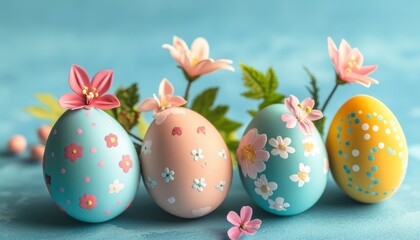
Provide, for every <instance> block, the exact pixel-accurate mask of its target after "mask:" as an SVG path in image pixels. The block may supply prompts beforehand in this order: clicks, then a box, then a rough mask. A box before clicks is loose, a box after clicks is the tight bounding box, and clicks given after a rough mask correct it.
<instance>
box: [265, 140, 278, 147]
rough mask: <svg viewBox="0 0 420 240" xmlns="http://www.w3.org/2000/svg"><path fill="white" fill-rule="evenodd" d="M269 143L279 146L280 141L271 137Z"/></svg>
mask: <svg viewBox="0 0 420 240" xmlns="http://www.w3.org/2000/svg"><path fill="white" fill-rule="evenodd" d="M268 143H269V144H270V146H272V147H275V148H277V147H278V145H279V143H278V142H277V140H276V139H274V138H270V140H268Z"/></svg>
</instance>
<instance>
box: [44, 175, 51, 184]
mask: <svg viewBox="0 0 420 240" xmlns="http://www.w3.org/2000/svg"><path fill="white" fill-rule="evenodd" d="M45 183H46V184H47V185H51V176H50V175H48V174H45Z"/></svg>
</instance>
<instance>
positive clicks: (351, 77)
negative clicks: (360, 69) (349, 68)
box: [343, 72, 379, 87]
mask: <svg viewBox="0 0 420 240" xmlns="http://www.w3.org/2000/svg"><path fill="white" fill-rule="evenodd" d="M343 80H344V79H343ZM345 80H348V81H349V82H356V83H359V84H361V85H363V86H365V87H370V85H371V84H372V83H375V84H378V83H379V82H378V80H376V79H373V78H370V77H366V76H363V75H360V74H357V73H354V72H352V73H349V74H347V75H346V79H345Z"/></svg>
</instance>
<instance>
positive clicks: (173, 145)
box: [140, 107, 232, 218]
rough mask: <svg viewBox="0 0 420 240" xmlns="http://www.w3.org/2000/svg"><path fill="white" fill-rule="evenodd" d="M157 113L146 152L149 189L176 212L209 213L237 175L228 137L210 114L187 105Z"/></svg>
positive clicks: (167, 208) (159, 202) (185, 214)
mask: <svg viewBox="0 0 420 240" xmlns="http://www.w3.org/2000/svg"><path fill="white" fill-rule="evenodd" d="M157 116H158V117H156V118H155V120H154V121H153V122H152V123H151V125H150V127H149V129H148V130H147V133H146V135H145V138H144V142H143V147H142V150H141V155H140V159H141V165H142V167H141V168H142V175H143V181H144V183H145V185H146V189H147V191H148V192H149V194H150V196H151V197H152V198H153V200H154V201H155V202H156V204H157V205H159V207H161V208H162V209H164V210H165V211H167V212H169V213H171V214H173V215H175V216H179V217H183V218H197V217H202V216H204V215H207V214H209V213H210V212H212V211H213V210H215V209H216V208H217V207H218V206H219V205H220V204H221V203H222V202H223V200H224V199H225V197H226V195H227V193H228V191H229V188H230V185H231V180H232V162H231V158H230V154H229V150H228V148H227V146H226V144H225V143H224V141H223V138H222V136H221V135H220V134H219V133H218V131H217V130H216V128H215V127H214V126H213V125H212V124H211V123H210V122H209V121H208V120H207V119H205V118H204V117H203V116H201V115H200V114H198V113H196V112H194V111H192V110H189V109H186V108H178V107H174V108H169V109H166V110H163V111H162V112H160V113H159V114H158V115H157Z"/></svg>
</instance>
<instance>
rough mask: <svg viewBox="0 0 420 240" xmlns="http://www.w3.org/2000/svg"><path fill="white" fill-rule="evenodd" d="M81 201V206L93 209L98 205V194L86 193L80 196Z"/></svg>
mask: <svg viewBox="0 0 420 240" xmlns="http://www.w3.org/2000/svg"><path fill="white" fill-rule="evenodd" d="M79 201H80V203H79V206H80V207H81V208H86V209H88V210H91V209H93V208H95V207H96V206H97V205H98V204H97V202H96V196H95V195H93V194H85V195H83V196H81V197H80V198H79Z"/></svg>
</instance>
